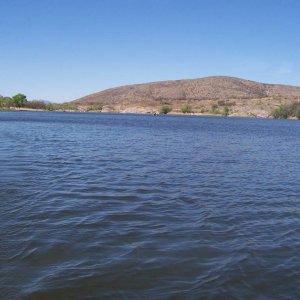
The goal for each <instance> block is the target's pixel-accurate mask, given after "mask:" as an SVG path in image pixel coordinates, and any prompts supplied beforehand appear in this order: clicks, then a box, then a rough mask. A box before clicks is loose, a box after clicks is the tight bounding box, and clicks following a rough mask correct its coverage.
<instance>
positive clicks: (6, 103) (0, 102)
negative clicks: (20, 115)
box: [0, 97, 14, 108]
mask: <svg viewBox="0 0 300 300" xmlns="http://www.w3.org/2000/svg"><path fill="white" fill-rule="evenodd" d="M13 105H14V102H13V100H12V98H10V97H1V98H0V108H10V107H11V106H13Z"/></svg>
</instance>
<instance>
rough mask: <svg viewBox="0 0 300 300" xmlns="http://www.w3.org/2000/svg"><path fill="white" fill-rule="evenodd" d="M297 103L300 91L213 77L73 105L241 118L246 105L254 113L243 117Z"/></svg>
mask: <svg viewBox="0 0 300 300" xmlns="http://www.w3.org/2000/svg"><path fill="white" fill-rule="evenodd" d="M298 99H300V87H295V86H288V85H280V84H265V83H259V82H255V81H250V80H245V79H239V78H234V77H226V76H214V77H205V78H200V79H189V80H172V81H161V82H152V83H144V84H135V85H127V86H121V87H117V88H111V89H107V90H104V91H101V92H98V93H94V94H91V95H88V96H85V97H83V98H80V99H77V100H75V101H73V102H74V103H76V104H77V105H80V106H83V107H84V106H89V105H92V104H97V103H101V104H102V105H103V108H104V110H106V111H118V112H156V111H158V110H159V107H161V105H164V104H168V105H171V106H172V108H173V112H180V107H182V105H189V106H191V107H192V108H193V111H194V112H196V113H197V112H198V113H201V112H208V111H209V107H210V106H211V105H213V104H214V103H215V104H216V105H219V106H224V105H228V106H231V107H232V109H231V112H232V113H233V114H234V113H236V114H237V115H244V114H245V113H243V112H242V111H240V110H241V109H240V108H241V106H247V105H248V104H249V105H250V106H253V105H254V106H253V107H252V110H254V111H253V112H247V113H246V115H249V114H250V115H251V114H254V115H255V114H256V113H255V110H257V109H258V110H262V111H265V113H263V114H266V113H267V114H269V113H270V109H271V108H272V107H276V106H278V105H280V104H281V103H282V102H284V103H285V102H289V101H297V100H298ZM254 102H255V103H254ZM259 106H267V107H259ZM258 115H259V114H258ZM264 116H265V115H264Z"/></svg>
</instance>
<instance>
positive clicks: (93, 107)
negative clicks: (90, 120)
mask: <svg viewBox="0 0 300 300" xmlns="http://www.w3.org/2000/svg"><path fill="white" fill-rule="evenodd" d="M102 109H103V104H102V103H93V104H91V105H90V106H89V107H88V108H87V111H102Z"/></svg>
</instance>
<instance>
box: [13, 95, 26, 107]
mask: <svg viewBox="0 0 300 300" xmlns="http://www.w3.org/2000/svg"><path fill="white" fill-rule="evenodd" d="M12 99H13V102H14V105H15V106H16V107H18V108H20V107H22V106H24V104H25V103H26V102H27V98H26V96H25V95H24V94H17V95H15V96H13V97H12Z"/></svg>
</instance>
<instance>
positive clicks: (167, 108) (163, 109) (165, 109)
mask: <svg viewBox="0 0 300 300" xmlns="http://www.w3.org/2000/svg"><path fill="white" fill-rule="evenodd" d="M171 111H172V107H171V106H170V105H163V106H162V107H161V108H160V110H159V113H160V114H165V115H166V114H167V113H169V112H171Z"/></svg>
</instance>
